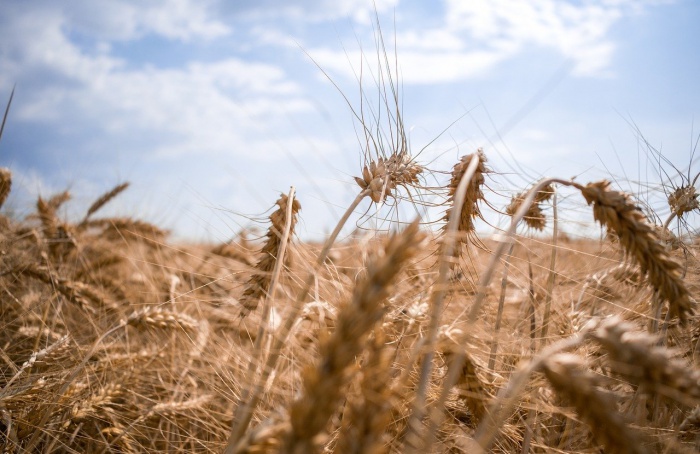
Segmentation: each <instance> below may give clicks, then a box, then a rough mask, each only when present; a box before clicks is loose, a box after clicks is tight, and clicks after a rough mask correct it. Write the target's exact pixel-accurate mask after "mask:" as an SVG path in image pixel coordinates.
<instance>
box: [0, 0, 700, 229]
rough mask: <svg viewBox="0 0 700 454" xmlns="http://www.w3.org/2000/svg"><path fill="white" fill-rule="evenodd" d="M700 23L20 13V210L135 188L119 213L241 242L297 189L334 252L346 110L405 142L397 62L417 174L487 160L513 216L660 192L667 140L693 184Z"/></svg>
mask: <svg viewBox="0 0 700 454" xmlns="http://www.w3.org/2000/svg"><path fill="white" fill-rule="evenodd" d="M375 11H376V16H378V20H379V25H380V28H381V33H382V35H383V38H384V50H385V51H386V52H384V50H383V49H382V48H381V45H380V43H381V41H380V39H379V38H378V33H377V31H378V27H377V23H376V18H375ZM698 19H700V3H699V2H696V1H692V0H677V1H661V0H656V1H653V0H649V1H646V0H629V1H628V0H576V1H573V0H572V1H555V0H440V1H431V2H426V1H417V0H408V1H406V0H376V2H375V3H374V4H373V2H372V1H371V0H369V1H368V0H300V1H286V0H285V1H279V0H257V1H252V0H242V1H231V2H225V1H223V0H171V1H159V0H148V1H142V0H112V1H109V2H108V1H94V0H90V1H88V0H66V1H62V2H55V1H52V0H4V1H2V2H0V104H2V105H3V106H4V104H5V103H6V101H7V99H8V98H9V96H10V92H11V90H12V88H13V86H16V92H15V97H14V101H13V104H12V110H11V112H10V116H9V119H8V122H7V125H6V128H5V132H4V135H3V137H2V141H1V142H0V165H1V166H6V167H9V168H10V169H11V170H12V172H13V175H14V186H13V194H12V196H11V199H10V201H9V202H8V204H9V206H8V208H7V209H9V210H12V212H13V213H14V214H15V215H18V216H22V215H24V214H26V213H27V212H29V210H30V209H31V206H30V200H32V199H33V198H35V197H36V196H37V195H44V196H48V195H51V194H52V193H53V192H57V191H60V190H63V189H66V188H68V189H70V190H71V192H72V193H73V194H74V200H73V202H72V205H70V206H69V208H68V210H69V212H68V213H66V214H67V215H70V211H71V210H73V211H77V212H80V210H84V209H85V207H86V206H87V205H89V203H91V202H92V200H94V198H95V197H97V196H99V194H100V193H102V192H104V191H106V190H109V189H110V188H112V187H113V186H115V185H116V184H118V183H121V182H123V181H130V182H131V183H132V187H131V188H130V189H129V191H128V192H127V193H125V194H124V195H123V196H122V197H121V198H120V199H119V200H117V201H115V204H114V206H113V207H111V210H112V211H111V213H112V214H131V215H135V216H138V217H141V218H145V219H148V220H151V221H154V222H157V223H159V224H161V225H164V226H166V227H169V228H171V229H173V230H174V232H175V233H176V235H177V236H178V237H180V238H198V239H202V238H204V239H211V240H223V239H226V238H228V237H231V236H232V235H233V234H235V233H236V232H237V231H238V230H239V229H240V228H241V227H243V226H248V225H251V223H252V222H253V221H254V220H255V219H257V218H260V217H261V216H264V214H265V210H267V209H268V208H269V207H271V206H272V204H273V203H274V201H275V200H276V198H277V197H278V195H279V193H280V192H285V193H286V192H287V191H288V190H289V187H290V186H291V185H293V186H295V187H296V190H297V194H298V197H299V198H300V200H301V203H302V206H303V209H302V223H301V224H300V226H299V234H300V235H301V236H302V237H306V238H318V237H320V236H321V235H323V234H324V233H326V232H328V231H329V230H330V229H331V228H332V227H333V225H334V223H335V221H336V220H337V218H338V217H339V216H340V214H341V213H342V211H343V207H344V206H347V205H348V203H349V202H350V201H351V200H352V198H353V197H354V194H356V193H357V190H358V187H357V186H356V185H355V183H354V182H353V178H352V177H353V176H354V175H359V173H360V172H361V165H362V150H361V144H360V142H361V141H360V140H358V131H360V130H359V129H358V126H359V123H358V121H357V119H356V118H354V117H353V115H352V110H351V108H350V106H352V107H353V108H354V109H355V110H356V111H358V112H359V109H360V106H363V109H364V112H365V116H366V120H367V121H369V122H370V123H371V122H374V123H375V124H376V118H377V117H378V121H379V124H380V126H379V127H380V130H381V131H383V133H385V134H390V132H391V131H390V129H391V128H390V127H389V126H388V123H387V122H386V121H385V119H386V115H385V114H384V113H381V110H382V109H381V102H380V100H381V99H382V93H386V92H382V91H381V90H383V89H385V88H386V89H388V87H389V84H388V81H389V79H388V75H387V74H386V72H384V74H383V75H381V74H380V70H379V69H378V61H379V60H378V56H382V55H384V54H385V55H387V58H388V61H389V63H390V66H391V71H392V74H391V77H392V80H393V82H394V83H395V86H396V87H397V90H398V94H399V104H400V109H401V111H402V113H403V121H404V124H405V128H406V134H407V136H408V138H409V140H410V145H411V149H412V152H413V153H414V154H416V155H418V161H419V162H421V163H424V164H429V166H430V167H431V168H434V169H437V170H448V169H449V168H450V167H451V166H452V164H453V163H454V162H455V161H456V160H457V159H458V158H459V156H461V155H463V154H467V153H470V152H472V151H474V150H475V149H476V148H477V147H483V148H484V150H485V151H486V154H487V155H488V156H489V159H490V160H491V163H492V165H493V167H494V168H495V170H497V171H498V172H499V173H500V174H501V176H500V177H498V178H496V179H495V180H494V181H493V182H492V186H493V189H494V190H495V191H496V194H494V195H493V196H492V197H493V199H492V201H493V203H494V205H496V206H497V207H498V206H500V207H502V206H503V205H505V204H506V203H507V201H508V197H509V196H510V193H508V192H507V191H508V190H514V189H519V188H520V189H521V188H524V187H525V186H527V185H528V184H530V183H532V182H533V181H534V180H535V179H537V178H538V177H540V176H543V175H550V176H560V177H564V178H570V177H573V176H576V177H577V179H578V180H579V181H584V182H585V181H589V180H591V179H593V178H599V177H601V176H604V175H607V176H609V177H611V178H617V179H618V181H619V183H620V185H621V186H622V187H623V188H625V189H628V188H632V186H631V185H632V184H633V183H632V182H635V181H637V182H642V183H644V184H646V183H649V184H654V183H655V182H658V181H659V176H658V171H657V168H658V164H657V163H656V162H655V160H656V159H658V157H655V156H654V155H653V154H650V153H649V146H652V147H654V148H656V149H658V150H661V151H662V153H663V155H664V156H665V157H666V158H668V160H669V161H670V163H672V164H673V165H675V166H676V167H678V169H679V170H680V171H681V172H686V173H687V171H688V167H689V165H690V163H691V153H692V150H693V148H694V144H695V140H697V136H698V134H700V125H698V124H696V123H698V118H700V116H698V115H697V114H698V113H700V88H698V74H700V59H699V58H698V54H697V48H698V45H700V27H698V26H697V23H698ZM380 75H381V77H380ZM380 89H381V90H380ZM346 99H347V102H346ZM362 100H363V101H362ZM361 101H362V102H361ZM348 102H349V104H350V106H349V105H348ZM390 107H392V108H393V106H390ZM645 140H646V141H648V143H649V146H647V145H646V144H644V141H645ZM662 167H664V168H665V170H666V171H667V172H668V173H669V176H670V177H673V178H675V179H676V180H675V181H676V182H678V181H680V180H679V179H678V178H679V177H678V176H677V173H676V172H675V170H673V168H672V167H670V164H668V163H666V164H664V165H663V166H662ZM698 170H700V166H696V168H695V171H696V172H697V171H698ZM691 172H692V170H691ZM446 178H447V177H446V176H444V175H440V174H434V175H433V176H431V177H429V178H428V180H427V181H426V183H429V184H434V183H438V184H443V183H444V182H445V181H446ZM366 209H368V206H363V207H362V210H363V211H364V210H366ZM411 210H414V208H413V207H412V206H410V205H409V208H408V209H407V210H406V212H407V213H409V214H410V211H411ZM360 214H361V213H360ZM251 219H252V220H251ZM357 219H360V220H357ZM361 219H362V218H361V217H360V216H359V215H358V216H356V222H359V223H362V220H361ZM263 227H264V226H263Z"/></svg>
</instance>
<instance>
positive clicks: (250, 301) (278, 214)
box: [240, 189, 301, 320]
mask: <svg viewBox="0 0 700 454" xmlns="http://www.w3.org/2000/svg"><path fill="white" fill-rule="evenodd" d="M290 194H291V200H292V202H291V203H289V200H290V196H287V195H285V194H282V195H281V196H280V198H279V199H278V200H277V202H275V203H276V204H277V206H279V208H278V209H277V210H275V211H274V212H273V213H272V214H271V215H270V227H269V229H268V230H267V240H266V241H265V245H264V246H263V248H262V251H261V252H262V258H261V259H260V260H259V261H258V263H257V265H255V272H254V273H253V275H252V276H251V277H250V279H249V280H248V282H247V283H246V287H245V290H244V291H243V296H242V297H241V299H240V303H241V305H242V306H243V307H242V308H241V317H245V316H246V315H248V314H249V313H250V312H251V311H254V310H255V309H256V308H257V307H258V303H259V302H260V300H261V299H262V298H265V296H266V295H268V294H269V291H270V287H271V283H272V282H273V279H272V277H273V271H274V270H276V271H277V274H278V275H279V270H280V268H279V267H280V266H281V265H282V262H280V261H279V260H278V259H279V258H280V256H282V255H284V250H285V249H286V243H287V240H288V238H289V236H290V235H292V234H293V233H294V226H295V224H296V220H297V213H299V210H300V209H301V204H300V203H299V201H298V200H297V199H295V198H294V189H292V190H290ZM288 205H289V210H288ZM288 211H291V216H290V217H289V222H288V221H287V217H288V216H289V215H288ZM286 232H289V233H286ZM283 245H284V246H285V248H283V247H282V246H283ZM277 263H280V265H277ZM275 282H276V280H275ZM263 320H265V319H263Z"/></svg>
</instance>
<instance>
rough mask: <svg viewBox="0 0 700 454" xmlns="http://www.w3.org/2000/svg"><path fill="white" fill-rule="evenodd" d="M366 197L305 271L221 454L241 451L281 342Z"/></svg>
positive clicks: (366, 191) (351, 209)
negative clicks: (299, 286)
mask: <svg viewBox="0 0 700 454" xmlns="http://www.w3.org/2000/svg"><path fill="white" fill-rule="evenodd" d="M369 194H370V190H369V189H363V190H362V191H360V193H359V194H357V196H356V197H355V199H354V200H353V201H352V203H351V204H350V206H348V208H347V209H346V210H345V213H343V216H342V217H341V218H340V220H339V221H338V224H337V225H336V226H335V228H334V229H333V232H331V234H330V236H329V237H328V238H327V239H326V241H325V243H324V244H323V248H322V249H321V252H320V253H319V254H318V257H317V258H316V263H314V264H313V267H312V268H311V269H310V270H309V273H308V274H307V276H306V280H305V281H304V285H303V287H302V289H301V291H300V292H299V293H298V294H297V297H296V299H295V301H294V304H293V305H292V306H291V308H290V310H289V314H288V315H287V318H286V319H285V321H284V324H283V325H282V326H280V327H279V328H278V329H277V330H276V332H275V336H273V337H272V342H271V345H270V346H269V348H268V349H267V351H268V355H267V359H266V360H265V363H264V364H263V365H262V371H261V373H260V377H259V379H258V380H257V381H256V382H255V383H251V384H250V386H249V387H248V388H246V389H245V390H244V391H243V392H242V393H241V396H240V397H239V399H238V400H237V402H236V407H235V408H236V409H235V411H234V415H233V423H232V426H231V433H230V434H229V437H228V441H227V444H226V449H225V450H224V453H225V454H233V453H236V452H241V451H240V450H239V449H241V448H240V447H239V440H242V439H243V437H244V436H245V433H246V431H247V429H248V426H249V425H250V420H251V418H252V417H253V411H254V410H255V408H256V407H257V405H258V403H259V402H260V399H261V397H262V394H263V390H264V388H265V383H267V380H268V379H269V377H270V376H271V375H272V374H273V372H274V371H275V369H276V367H277V361H278V360H279V358H280V356H281V355H282V347H283V346H284V344H285V342H287V339H288V337H289V334H290V333H291V331H292V328H293V327H294V326H295V324H296V322H297V318H298V317H299V314H300V313H301V311H302V309H303V307H304V302H305V301H306V299H307V297H308V296H309V293H310V292H311V287H312V286H313V285H314V283H315V282H316V278H317V274H316V273H317V272H318V270H319V269H320V268H321V266H322V265H323V264H324V263H325V262H326V258H327V257H328V252H329V251H330V250H331V247H333V244H334V243H335V240H336V239H337V238H338V235H339V234H340V231H341V230H342V228H343V227H344V226H345V223H346V222H347V221H348V219H349V218H350V215H352V213H354V211H355V209H356V208H357V207H358V206H359V205H360V203H361V202H362V201H363V200H364V199H365V197H367V196H368V195H369Z"/></svg>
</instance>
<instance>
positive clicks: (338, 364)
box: [281, 221, 423, 454]
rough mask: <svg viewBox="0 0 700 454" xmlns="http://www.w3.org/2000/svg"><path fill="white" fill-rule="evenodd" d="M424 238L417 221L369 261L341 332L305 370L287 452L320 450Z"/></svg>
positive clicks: (341, 319) (342, 315) (341, 318)
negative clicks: (394, 287)
mask: <svg viewBox="0 0 700 454" xmlns="http://www.w3.org/2000/svg"><path fill="white" fill-rule="evenodd" d="M422 239H423V235H422V234H420V233H419V231H418V222H417V221H414V222H413V223H411V224H410V225H409V226H408V227H406V229H405V230H404V231H403V232H402V233H401V234H395V235H393V236H392V237H391V238H390V239H389V240H388V242H387V244H386V246H385V247H384V250H383V253H381V254H380V255H379V256H377V257H374V258H373V259H372V260H371V261H370V263H369V264H368V265H367V275H366V277H365V278H364V279H362V281H360V282H358V284H357V285H356V287H355V290H354V292H353V296H352V300H351V302H350V303H349V304H347V305H346V306H344V307H343V308H341V309H340V311H339V313H338V317H337V319H336V326H335V331H334V332H333V334H332V335H331V336H330V338H328V340H327V341H325V342H323V343H322V344H321V346H320V347H319V352H320V358H319V361H318V363H317V364H316V365H315V366H313V367H311V368H309V369H307V371H306V372H305V374H304V384H303V391H302V396H300V397H299V398H298V399H296V400H295V401H294V403H292V406H291V408H290V410H289V414H290V419H291V423H292V430H291V433H290V434H289V436H288V437H287V439H286V440H285V443H284V447H283V449H282V451H281V452H286V453H290V454H291V453H310V452H315V451H316V447H315V446H316V445H315V440H317V439H318V438H317V437H318V435H319V434H320V433H321V432H322V431H323V430H324V428H325V425H326V424H327V422H328V419H329V418H330V417H331V416H332V414H333V413H334V412H335V410H336V406H337V404H338V402H339V400H340V398H341V396H342V389H343V387H344V385H345V383H347V380H348V376H347V373H348V369H349V367H350V365H351V364H352V363H353V362H354V360H355V357H356V356H357V355H359V354H360V352H361V351H362V349H363V346H364V341H365V338H366V336H367V335H368V334H369V332H370V331H371V330H372V328H373V327H374V326H375V324H376V323H377V322H378V321H379V320H380V319H381V318H382V316H383V314H384V312H385V309H384V306H383V304H382V303H383V301H384V299H385V298H386V297H387V296H388V290H389V286H390V285H391V283H392V281H393V280H394V278H395V277H396V275H397V274H398V272H399V271H400V270H401V267H402V265H403V264H404V263H405V262H406V261H408V260H409V259H410V258H411V257H412V256H414V255H415V254H416V252H417V250H418V246H419V244H420V243H421V241H422Z"/></svg>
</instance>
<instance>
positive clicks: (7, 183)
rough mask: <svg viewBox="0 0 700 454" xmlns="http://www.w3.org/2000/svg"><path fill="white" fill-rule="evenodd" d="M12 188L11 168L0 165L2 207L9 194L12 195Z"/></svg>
mask: <svg viewBox="0 0 700 454" xmlns="http://www.w3.org/2000/svg"><path fill="white" fill-rule="evenodd" d="M11 189H12V172H10V169H6V168H5V167H0V208H2V206H3V204H4V203H5V200H7V196H8V195H10V190H11Z"/></svg>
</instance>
